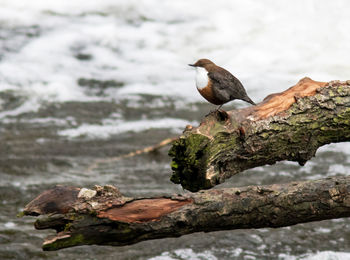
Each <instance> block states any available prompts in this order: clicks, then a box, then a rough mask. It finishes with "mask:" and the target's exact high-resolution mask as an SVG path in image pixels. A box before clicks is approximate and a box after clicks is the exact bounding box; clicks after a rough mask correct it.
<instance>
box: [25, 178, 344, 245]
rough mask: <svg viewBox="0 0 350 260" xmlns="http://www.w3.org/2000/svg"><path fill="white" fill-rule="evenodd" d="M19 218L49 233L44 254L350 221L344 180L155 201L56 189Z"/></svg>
mask: <svg viewBox="0 0 350 260" xmlns="http://www.w3.org/2000/svg"><path fill="white" fill-rule="evenodd" d="M23 214H24V215H35V216H37V215H45V216H42V217H41V218H39V219H38V220H37V221H36V222H35V227H36V228H37V229H48V228H52V229H55V230H56V231H57V234H56V235H55V236H53V237H51V238H47V239H46V240H45V241H44V243H43V249H44V250H58V249H61V248H66V247H72V246H78V245H91V244H98V245H114V246H123V245H130V244H134V243H137V242H140V241H143V240H149V239H158V238H164V237H178V236H182V235H185V234H190V233H193V232H203V231H204V232H209V231H217V230H230V229H242V228H264V227H273V228H276V227H283V226H290V225H294V224H297V223H304V222H309V221H317V220H324V219H332V218H341V217H349V216H350V177H332V178H326V179H321V180H316V181H304V182H292V183H287V184H273V185H266V186H247V187H241V188H226V189H220V190H216V189H212V190H207V191H201V192H198V193H189V194H186V195H174V196H171V197H170V196H169V197H158V198H139V199H134V198H126V197H123V196H122V195H121V194H120V193H119V191H118V189H117V188H115V187H113V186H108V185H107V186H104V187H101V186H95V188H94V189H93V190H89V189H85V188H82V189H81V188H75V187H64V186H56V187H55V188H53V189H51V190H48V191H45V192H43V193H42V194H40V195H39V196H38V197H37V198H36V199H34V200H33V201H32V202H30V203H29V204H28V205H27V206H26V207H25V209H24V211H23Z"/></svg>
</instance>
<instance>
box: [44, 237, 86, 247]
mask: <svg viewBox="0 0 350 260" xmlns="http://www.w3.org/2000/svg"><path fill="white" fill-rule="evenodd" d="M84 244H88V243H86V241H85V238H84V236H83V235H82V234H76V235H71V236H70V237H68V238H63V239H59V240H56V241H55V242H53V243H50V244H44V245H43V250H44V251H53V250H58V249H61V248H66V247H72V246H77V245H84Z"/></svg>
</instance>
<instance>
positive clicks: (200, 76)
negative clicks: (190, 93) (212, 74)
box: [196, 67, 209, 89]
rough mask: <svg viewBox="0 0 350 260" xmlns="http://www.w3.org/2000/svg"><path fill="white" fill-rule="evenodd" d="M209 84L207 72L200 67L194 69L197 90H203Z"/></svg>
mask: <svg viewBox="0 0 350 260" xmlns="http://www.w3.org/2000/svg"><path fill="white" fill-rule="evenodd" d="M208 83H209V78H208V71H207V70H206V69H205V68H202V67H196V86H197V88H198V89H202V88H205V87H206V86H207V85H208Z"/></svg>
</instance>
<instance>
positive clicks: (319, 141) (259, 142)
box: [169, 78, 350, 191]
mask: <svg viewBox="0 0 350 260" xmlns="http://www.w3.org/2000/svg"><path fill="white" fill-rule="evenodd" d="M349 140H350V81H346V82H340V81H332V82H329V83H325V82H317V81H313V80H311V79H309V78H304V79H302V80H300V81H299V82H298V83H297V84H296V85H295V86H293V87H291V88H289V89H288V90H286V91H284V92H282V93H277V94H272V95H269V96H268V97H266V98H265V99H264V100H263V101H262V102H261V103H259V104H258V105H256V106H250V107H248V108H244V109H240V110H233V111H229V112H227V113H226V112H216V113H210V114H209V115H208V116H206V117H205V118H204V120H203V121H202V122H201V124H200V126H199V127H196V128H194V127H192V126H188V127H187V128H186V130H185V132H184V133H183V135H182V136H181V137H180V138H179V140H177V141H176V142H175V143H174V144H173V146H172V148H171V149H170V151H169V155H170V156H171V157H172V169H173V175H172V177H171V180H172V181H173V182H174V183H179V184H181V185H182V187H183V188H185V189H188V190H190V191H198V190H200V189H209V188H211V187H213V186H215V185H217V184H219V183H222V182H224V181H225V179H226V178H229V177H231V176H233V175H235V174H237V173H239V172H242V171H244V170H246V169H250V168H253V167H256V166H262V165H266V164H274V163H276V162H277V161H281V160H290V161H296V162H299V164H300V165H304V164H305V163H306V162H307V161H308V160H309V159H310V158H312V157H313V156H314V155H315V153H316V150H317V149H318V148H319V147H320V146H322V145H325V144H329V143H332V142H342V141H349Z"/></svg>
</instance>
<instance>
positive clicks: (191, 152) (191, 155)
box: [169, 134, 209, 191]
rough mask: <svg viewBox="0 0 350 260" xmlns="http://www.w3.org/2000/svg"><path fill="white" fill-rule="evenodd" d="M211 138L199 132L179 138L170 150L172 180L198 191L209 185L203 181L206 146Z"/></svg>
mask: <svg viewBox="0 0 350 260" xmlns="http://www.w3.org/2000/svg"><path fill="white" fill-rule="evenodd" d="M208 142H209V139H208V138H207V137H205V136H203V135H199V134H189V135H188V136H183V137H182V138H180V139H179V140H177V141H176V142H175V143H174V144H173V146H172V148H171V149H170V151H169V156H170V157H172V158H173V159H172V162H171V168H172V170H173V175H172V176H171V179H170V180H171V181H172V182H174V183H177V184H181V185H182V186H183V187H184V188H185V189H188V190H191V191H197V190H199V189H202V188H203V186H207V185H208V184H207V183H203V179H204V178H203V175H204V174H205V169H206V161H207V158H206V152H205V150H206V148H207V144H208Z"/></svg>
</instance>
